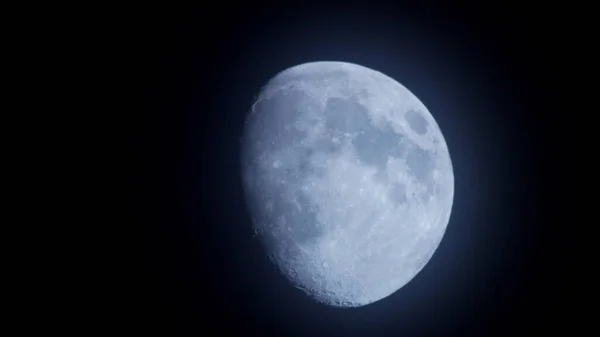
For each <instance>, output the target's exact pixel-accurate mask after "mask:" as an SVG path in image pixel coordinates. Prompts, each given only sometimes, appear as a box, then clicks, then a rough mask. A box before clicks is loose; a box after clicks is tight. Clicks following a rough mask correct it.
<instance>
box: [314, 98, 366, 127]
mask: <svg viewBox="0 0 600 337" xmlns="http://www.w3.org/2000/svg"><path fill="white" fill-rule="evenodd" d="M367 113H368V112H367V109H366V108H365V107H364V106H363V105H362V104H360V103H358V102H356V101H355V100H354V99H353V98H346V99H342V98H337V97H333V98H329V99H328V100H327V103H326V105H325V109H324V110H323V114H324V115H325V120H326V122H325V124H326V126H327V129H328V130H331V131H338V132H342V133H346V132H347V133H355V132H359V131H363V130H364V127H365V125H368V124H370V121H369V116H368V115H367Z"/></svg>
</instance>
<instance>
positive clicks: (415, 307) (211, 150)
mask: <svg viewBox="0 0 600 337" xmlns="http://www.w3.org/2000/svg"><path fill="white" fill-rule="evenodd" d="M131 23H132V26H133V28H134V32H135V34H134V35H133V36H132V37H131V38H130V39H129V41H128V44H129V47H130V48H132V49H133V51H134V52H135V53H134V54H133V55H134V59H133V60H132V62H131V67H132V68H135V69H136V70H137V69H139V70H140V72H139V73H136V77H135V81H134V82H132V83H131V86H132V88H131V89H132V92H133V91H136V92H137V91H138V89H140V90H139V92H140V93H141V96H140V100H139V101H138V102H139V105H138V106H140V107H141V108H140V109H137V110H136V111H134V112H135V114H132V116H135V118H134V119H133V121H134V128H133V129H132V130H134V132H132V142H131V146H132V150H133V154H132V158H134V159H135V160H136V162H135V166H134V168H135V170H134V172H135V176H134V177H133V182H134V187H135V190H134V194H133V195H132V199H131V202H130V203H129V205H130V206H131V207H130V209H131V211H132V214H133V215H134V220H135V221H136V224H139V225H140V231H139V233H138V234H139V237H140V238H141V241H142V243H143V250H142V252H143V259H142V260H141V261H143V268H142V269H143V270H142V271H141V273H140V278H139V282H138V283H137V284H136V285H135V287H134V288H135V290H137V291H138V292H139V293H140V294H141V298H140V299H139V300H138V301H136V305H135V306H134V307H133V308H131V310H132V315H135V316H139V317H141V320H140V324H139V326H138V329H140V330H144V331H146V330H147V331H148V332H159V333H163V334H165V335H169V336H176V335H198V334H202V333H207V334H209V335H225V334H227V335H230V336H321V335H323V336H325V335H327V336H348V335H359V336H363V335H364V336H380V335H386V336H387V335H389V336H506V335H510V336H514V335H521V334H525V333H540V332H546V331H548V329H550V328H551V325H552V324H551V323H550V322H551V321H552V318H553V317H554V315H555V314H554V313H553V310H555V307H556V303H555V300H553V301H551V300H550V299H549V296H548V294H549V293H554V294H556V293H557V292H558V288H557V287H558V282H559V281H558V280H559V279H558V278H557V277H556V275H555V274H556V271H554V272H553V271H552V270H551V269H550V268H549V261H552V257H551V254H550V253H551V251H550V249H549V248H551V240H550V233H551V232H552V227H553V223H554V220H553V219H552V218H551V216H550V215H549V212H548V208H549V203H548V201H549V200H547V199H549V195H548V192H549V190H550V188H549V184H547V183H546V182H547V181H548V180H547V179H546V178H548V176H550V175H552V174H554V172H550V171H549V170H548V167H549V166H548V165H547V163H546V156H545V151H546V149H547V148H548V147H549V144H548V142H547V140H548V137H547V136H548V134H549V132H548V131H549V130H550V125H549V123H550V122H551V121H553V118H552V112H551V111H552V110H551V107H549V104H548V103H543V102H548V101H549V100H548V99H547V98H548V92H547V91H546V87H545V85H546V82H547V80H548V78H547V77H548V75H545V74H547V72H546V71H545V69H546V67H547V64H548V63H550V59H549V58H548V57H547V54H546V50H545V47H546V44H545V41H546V40H547V39H548V36H547V35H548V34H550V33H549V31H547V30H546V27H547V25H545V24H544V23H543V21H542V20H541V18H539V17H537V16H536V15H535V14H534V13H533V12H531V11H528V10H527V9H525V8H522V7H512V8H509V7H506V6H493V5H481V4H467V3H463V4H462V5H458V4H452V5H450V4H444V3H433V2H429V3H428V4H427V5H424V4H422V5H420V6H418V7H417V6H407V5H400V4H399V3H398V4H396V5H386V6H374V5H371V6H366V5H365V4H362V5H354V4H351V3H349V2H346V3H343V4H342V3H340V4H332V3H327V2H325V1H323V2H319V3H318V4H309V3H308V2H307V3H303V4H299V5H296V6H283V5H275V3H265V4H259V3H252V4H248V5H246V6H238V5H234V4H226V3H215V4H211V5H210V6H209V5H208V4H207V5H206V6H205V7H196V8H192V7H188V8H175V7H164V6H163V7H157V8H151V7H145V8H144V9H140V10H139V11H138V12H137V13H136V15H135V18H133V19H132V20H131ZM319 60H337V61H347V62H353V63H357V64H361V65H364V66H367V67H370V68H372V69H375V70H378V71H381V72H383V73H385V74H387V75H388V76H390V77H392V78H394V79H396V80H397V81H399V82H400V83H402V84H403V85H405V86H406V87H408V88H409V89H410V90H411V91H412V92H413V93H414V94H415V95H416V96H417V97H419V98H420V99H421V101H422V102H423V103H424V104H425V105H426V106H427V107H428V108H429V110H430V111H431V113H432V114H433V115H434V117H435V119H436V120H437V122H438V124H439V126H440V128H441V130H442V132H443V134H444V137H445V139H446V141H447V143H448V147H449V149H450V155H451V159H452V162H453V166H454V174H455V200H454V206H453V211H452V216H451V219H450V223H449V225H448V229H447V232H446V234H445V237H444V239H443V240H442V242H441V244H440V247H439V249H438V250H437V251H436V253H435V254H434V256H433V258H432V260H431V261H430V263H429V264H428V265H426V267H425V268H424V269H423V270H422V272H421V273H419V274H418V275H417V276H416V277H415V278H414V279H413V281H411V282H410V283H409V284H408V285H407V286H405V287H403V288H402V289H401V290H400V291H398V292H396V293H395V294H393V295H392V296H390V297H388V298H386V299H383V300H381V301H378V302H376V303H374V304H372V305H369V306H366V307H362V308H357V309H336V308H328V307H325V306H323V305H320V304H317V303H314V302H312V301H311V300H310V299H309V298H307V297H306V296H305V295H304V294H303V293H301V292H300V291H299V290H297V289H295V288H293V287H291V286H289V285H288V284H287V283H286V281H285V279H284V278H283V277H281V276H279V275H278V274H277V271H276V270H275V267H274V266H272V265H271V264H270V262H269V261H268V260H267V257H266V254H264V253H263V252H262V250H261V248H260V246H259V245H258V243H257V242H256V241H254V240H253V239H252V231H251V228H250V222H249V219H248V215H247V213H246V210H245V208H244V199H243V194H242V191H241V188H240V177H239V168H238V156H239V137H240V135H241V131H242V123H243V118H244V116H245V113H246V112H247V111H248V109H249V108H250V106H251V104H252V102H253V98H254V96H255V95H256V94H257V93H258V91H259V89H260V87H261V86H262V85H264V84H265V83H266V81H268V80H269V78H270V77H272V76H273V75H275V74H276V73H277V72H279V71H281V70H284V69H285V68H287V67H290V66H293V65H297V64H300V63H304V62H310V61H319ZM137 112H140V113H139V114H138V113H137ZM137 131H139V132H137ZM552 275H554V276H552ZM211 331H212V332H211Z"/></svg>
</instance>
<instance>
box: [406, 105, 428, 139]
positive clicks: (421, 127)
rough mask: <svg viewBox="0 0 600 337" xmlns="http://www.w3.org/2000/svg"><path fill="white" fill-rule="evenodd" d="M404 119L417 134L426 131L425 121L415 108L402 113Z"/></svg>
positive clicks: (422, 133)
mask: <svg viewBox="0 0 600 337" xmlns="http://www.w3.org/2000/svg"><path fill="white" fill-rule="evenodd" d="M404 119H406V122H407V123H408V126H410V128H411V129H412V130H413V131H414V132H416V133H417V134H419V135H424V134H426V133H427V125H428V124H427V121H426V120H425V117H423V115H422V114H421V113H419V112H418V111H415V110H412V109H411V110H408V111H407V112H406V114H405V115H404Z"/></svg>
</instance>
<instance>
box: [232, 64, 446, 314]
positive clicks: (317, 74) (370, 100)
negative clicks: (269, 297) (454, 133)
mask: <svg viewBox="0 0 600 337" xmlns="http://www.w3.org/2000/svg"><path fill="white" fill-rule="evenodd" d="M242 176H243V184H244V190H245V194H246V200H247V202H248V206H249V209H250V213H251V215H252V218H253V223H254V228H255V231H256V233H257V235H258V236H259V237H260V238H261V241H262V242H263V244H264V246H265V248H266V250H267V252H268V253H269V255H270V257H271V260H272V261H273V262H274V263H275V264H276V265H277V266H278V268H279V269H280V271H281V272H282V274H283V275H285V276H286V277H287V278H288V279H289V280H290V281H291V282H292V284H294V285H295V286H296V287H298V288H300V289H302V290H304V291H305V292H306V293H307V294H309V295H310V296H312V297H313V298H314V299H316V300H317V301H319V302H323V303H326V304H329V305H332V306H341V307H358V306H363V305H366V304H369V303H372V302H375V301H378V300H380V299H382V298H385V297H387V296H389V295H390V294H392V293H393V292H395V291H396V290H398V289H400V288H401V287H403V286H404V285H405V284H407V283H408V282H409V281H410V280H411V279H412V278H413V277H414V276H415V275H416V274H417V273H418V272H419V271H420V270H421V269H422V268H423V267H424V266H425V264H426V263H427V262H428V261H429V259H430V258H431V256H432V255H433V253H434V251H435V249H436V248H437V247H438V245H439V243H440V240H441V239H442V237H443V235H444V232H445V230H446V226H447V224H448V221H449V219H450V212H451V209H452V202H453V197H454V175H453V171H452V164H451V161H450V155H449V152H448V148H447V145H446V142H445V140H444V137H443V136H442V133H441V131H440V129H439V126H438V125H437V123H436V121H435V120H434V118H433V116H432V115H431V114H430V113H429V111H428V110H427V108H426V107H425V106H424V105H423V103H421V101H419V99H418V98H417V97H416V96H415V95H413V94H412V93H411V92H410V91H409V90H408V89H407V88H405V87H404V86H402V85H401V84H400V83H398V82H396V81H395V80H393V79H392V78H390V77H388V76H386V75H384V74H382V73H380V72H377V71H374V70H371V69H368V68H365V67H362V66H359V65H356V64H351V63H343V62H314V63H306V64H302V65H298V66H295V67H292V68H289V69H287V70H285V71H283V72H281V73H279V74H277V75H276V76H275V77H274V78H273V79H271V80H270V81H269V83H267V85H266V86H265V87H264V88H263V89H262V91H261V93H260V95H259V97H258V99H257V100H256V102H255V103H254V104H253V106H252V109H251V111H250V113H249V114H248V117H247V120H246V126H245V129H244V136H243V139H242Z"/></svg>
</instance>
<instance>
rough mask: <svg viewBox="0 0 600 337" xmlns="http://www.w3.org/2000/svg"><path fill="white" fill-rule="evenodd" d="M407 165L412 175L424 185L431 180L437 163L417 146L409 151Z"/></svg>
mask: <svg viewBox="0 0 600 337" xmlns="http://www.w3.org/2000/svg"><path fill="white" fill-rule="evenodd" d="M406 165H407V166H408V168H409V169H410V171H411V173H412V175H413V176H414V177H415V178H417V180H419V181H420V182H422V183H426V182H428V181H429V180H430V179H431V177H432V174H433V170H434V169H435V161H434V159H433V158H431V154H430V153H429V152H428V151H425V150H423V149H422V148H420V147H419V146H416V145H415V146H413V148H411V149H410V150H409V151H408V154H407V155H406Z"/></svg>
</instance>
